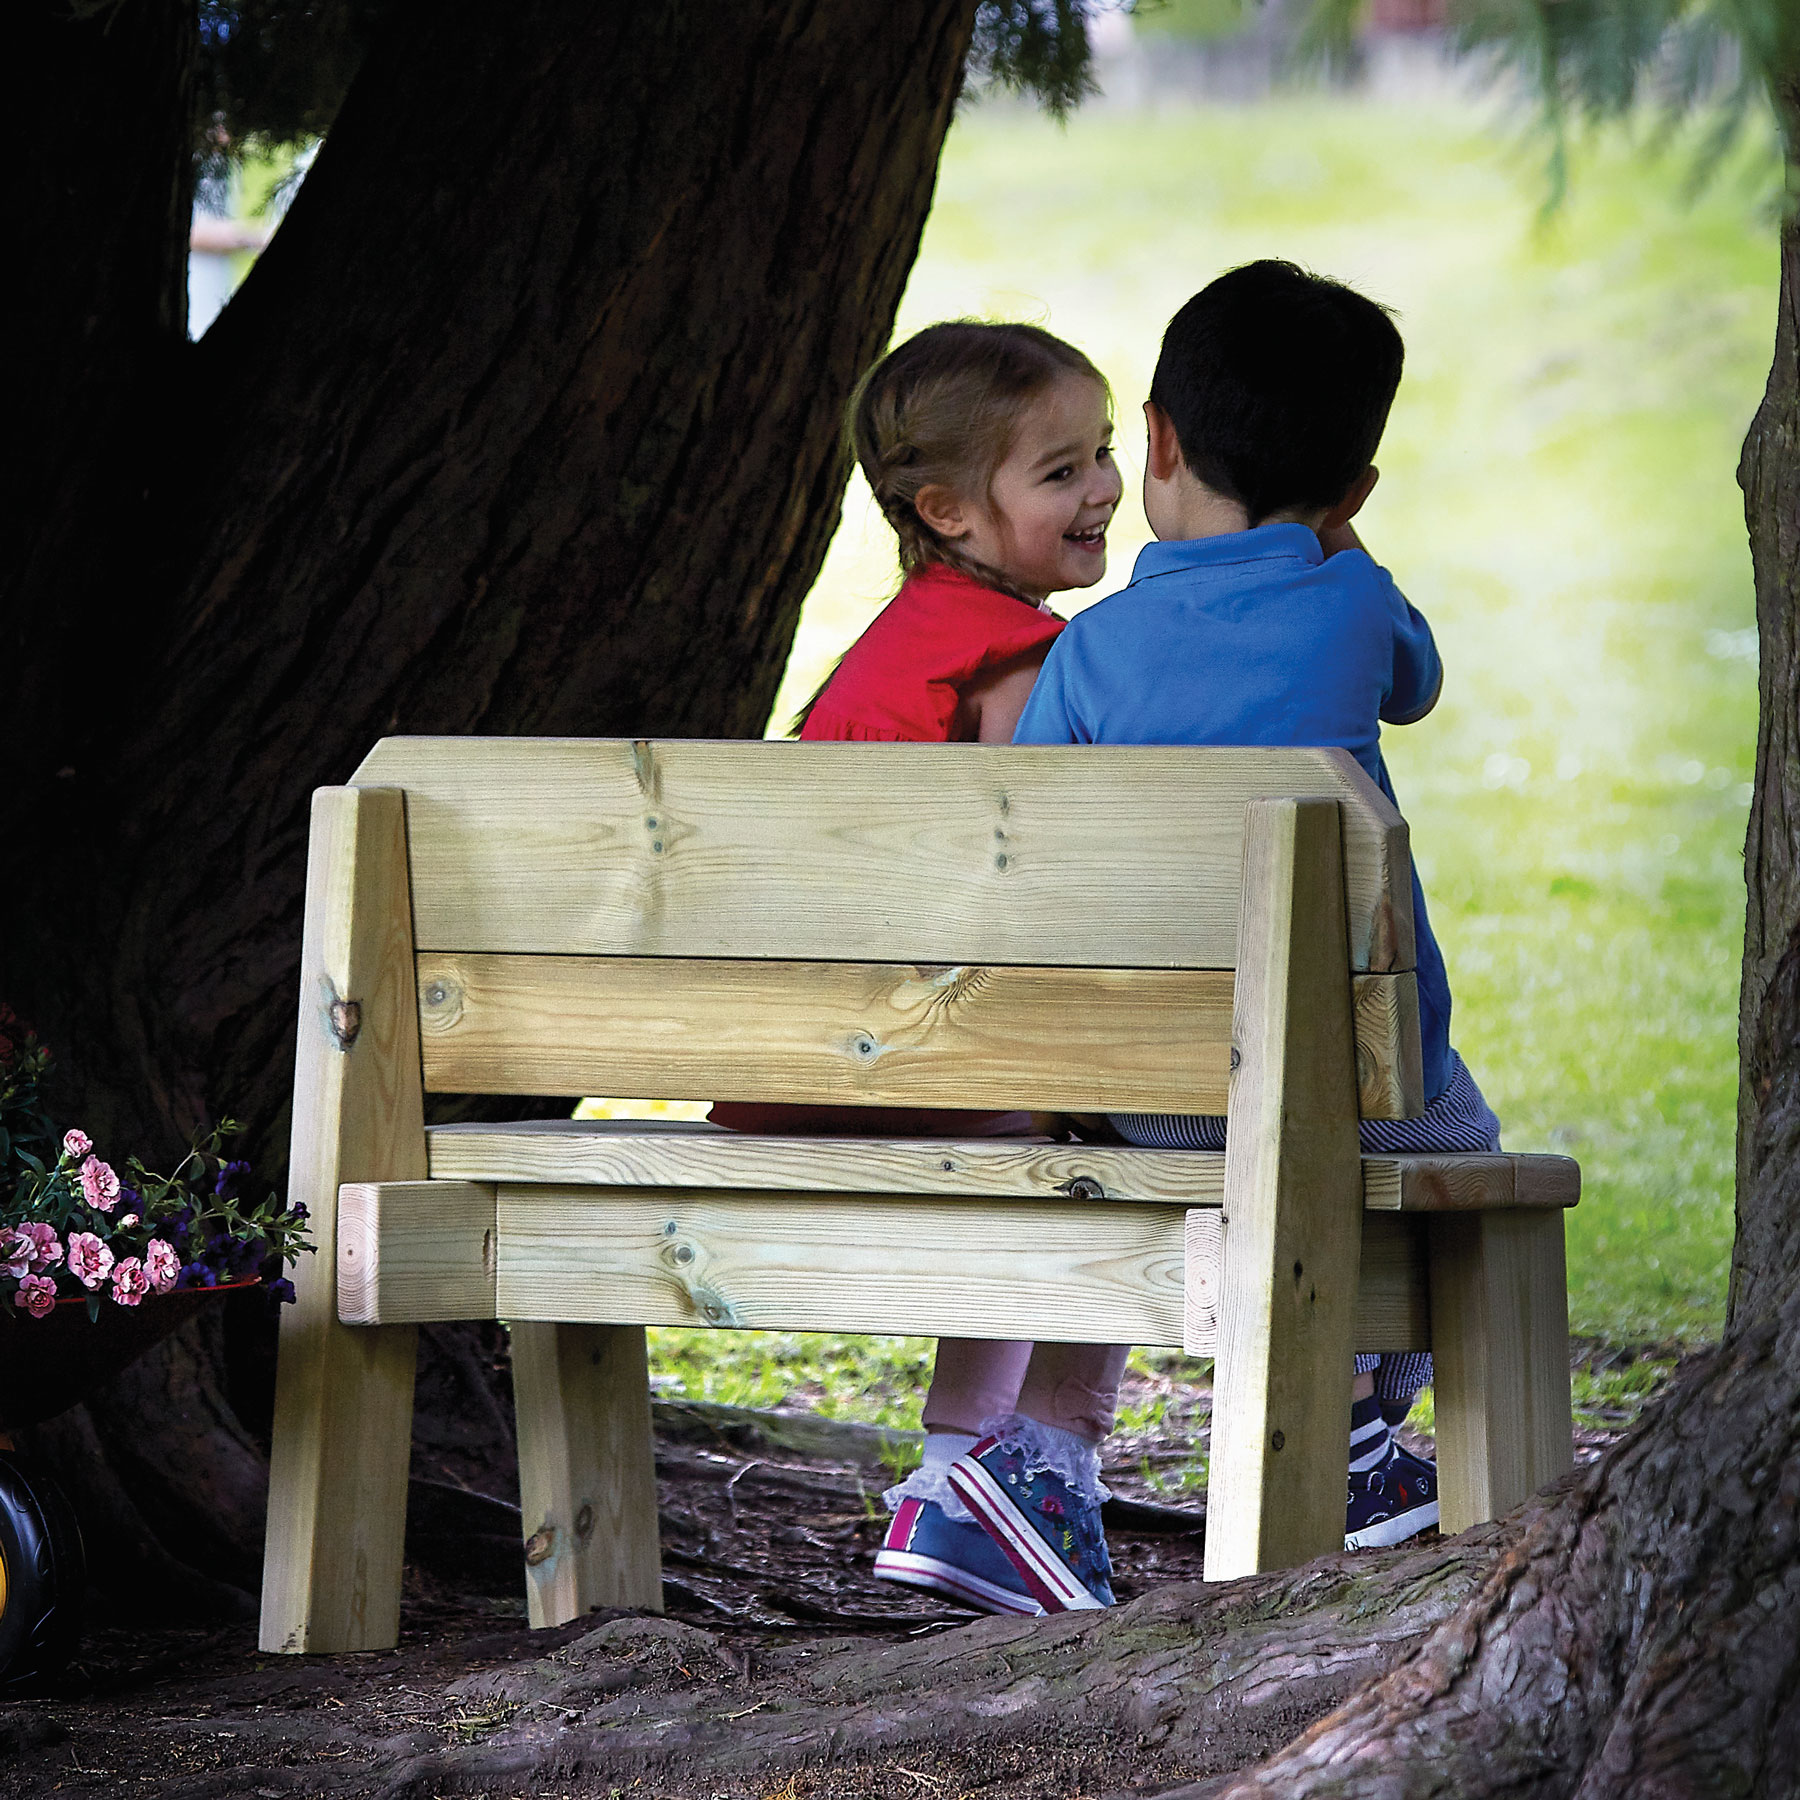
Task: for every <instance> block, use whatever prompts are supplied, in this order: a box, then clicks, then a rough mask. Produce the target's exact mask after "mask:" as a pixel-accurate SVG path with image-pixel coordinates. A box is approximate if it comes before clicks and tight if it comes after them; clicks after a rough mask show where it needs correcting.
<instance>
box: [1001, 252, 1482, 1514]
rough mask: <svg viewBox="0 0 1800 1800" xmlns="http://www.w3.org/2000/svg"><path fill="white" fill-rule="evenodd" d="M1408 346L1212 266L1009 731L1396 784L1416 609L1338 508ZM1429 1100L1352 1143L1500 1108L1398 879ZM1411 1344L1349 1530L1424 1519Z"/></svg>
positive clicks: (1426, 1496)
mask: <svg viewBox="0 0 1800 1800" xmlns="http://www.w3.org/2000/svg"><path fill="white" fill-rule="evenodd" d="M1402 356H1403V350H1402V346H1401V342H1400V334H1399V332H1398V331H1396V330H1395V328H1394V324H1393V321H1392V320H1391V319H1390V318H1389V317H1388V315H1387V313H1386V312H1385V311H1384V310H1383V309H1382V308H1381V307H1379V306H1377V305H1376V304H1375V303H1374V301H1372V300H1368V299H1365V298H1364V297H1363V296H1362V295H1360V294H1358V293H1355V292H1354V291H1352V290H1351V289H1350V288H1347V287H1344V286H1342V285H1340V284H1339V283H1337V282H1334V281H1327V280H1324V279H1323V278H1321V277H1319V276H1316V275H1309V274H1307V273H1306V272H1304V271H1303V270H1301V269H1298V268H1296V267H1294V265H1293V264H1291V263H1283V262H1258V263H1251V264H1249V265H1247V266H1246V267H1244V268H1241V269H1233V270H1232V271H1231V272H1230V273H1229V274H1226V275H1222V276H1220V278H1219V279H1218V280H1217V281H1215V282H1213V283H1212V285H1211V286H1210V287H1207V288H1205V289H1203V290H1202V291H1201V292H1200V293H1198V294H1196V295H1195V296H1194V298H1193V299H1192V300H1190V301H1189V302H1188V303H1187V305H1186V306H1184V307H1183V308H1182V309H1181V311H1180V312H1178V313H1177V314H1176V315H1175V317H1174V319H1173V320H1172V321H1171V322H1170V324H1169V329H1168V331H1167V333H1166V334H1165V335H1164V338H1163V344H1162V354H1161V355H1160V357H1159V358H1158V360H1157V365H1156V374H1155V376H1154V378H1153V379H1152V381H1151V384H1150V398H1149V400H1148V401H1146V402H1145V405H1144V416H1145V420H1146V422H1147V425H1148V429H1149V446H1148V453H1147V457H1146V464H1145V471H1144V511H1145V514H1146V515H1147V516H1148V518H1149V521H1150V527H1151V529H1152V530H1153V531H1154V532H1155V533H1156V536H1157V538H1158V540H1159V541H1158V542H1157V543H1155V544H1152V545H1150V546H1149V547H1147V548H1146V549H1145V550H1144V552H1143V553H1142V555H1140V556H1139V558H1138V561H1137V566H1136V568H1135V569H1134V570H1133V571H1132V580H1131V585H1130V586H1129V587H1127V588H1125V589H1124V590H1123V591H1122V592H1120V593H1117V594H1114V595H1112V596H1111V597H1110V598H1109V599H1106V600H1102V601H1101V602H1100V603H1099V604H1098V605H1096V606H1093V607H1090V608H1089V609H1088V610H1087V611H1086V612H1084V613H1080V614H1078V615H1077V616H1076V617H1075V618H1074V619H1073V620H1072V621H1071V622H1070V623H1069V625H1068V627H1067V628H1066V629H1065V630H1064V631H1063V633H1062V635H1061V636H1060V637H1059V638H1058V639H1057V641H1056V642H1055V643H1054V644H1053V645H1052V646H1051V649H1050V654H1049V656H1048V657H1047V658H1046V660H1045V662H1044V667H1043V672H1042V673H1041V674H1040V675H1039V677H1038V681H1037V686H1036V687H1035V688H1034V689H1033V691H1032V695H1031V698H1030V700H1029V701H1028V702H1027V703H1026V707H1025V711H1024V713H1023V715H1022V716H1021V718H1020V720H1019V724H1018V729H1017V730H1016V732H1015V733H1014V736H1013V741H1014V742H1015V743H1020V744H1064V743H1071V742H1072V743H1084V744H1097V743H1113V744H1337V745H1342V746H1343V747H1344V748H1345V749H1347V750H1349V751H1350V752H1351V753H1352V754H1353V755H1354V756H1355V757H1356V759H1357V761H1358V762H1359V763H1360V764H1361V765H1362V766H1363V768H1364V769H1365V770H1366V771H1367V773H1368V774H1369V776H1370V778H1371V779H1372V780H1373V781H1374V782H1375V783H1376V785H1377V786H1378V787H1379V788H1380V789H1381V791H1382V792H1383V793H1384V794H1386V795H1387V797H1388V798H1389V799H1390V800H1392V799H1393V798H1394V789H1393V784H1392V783H1391V782H1390V781H1389V779H1388V772H1387V766H1386V764H1385V763H1384V762H1383V761H1382V757H1381V722H1382V721H1383V720H1385V721H1386V722H1387V723H1389V724H1391V725H1407V724H1411V723H1412V722H1413V721H1414V720H1416V719H1421V718H1423V717H1424V716H1425V714H1426V713H1428V712H1430V710H1431V709H1432V707H1433V706H1435V705H1436V704H1437V697H1438V690H1439V688H1440V686H1441V685H1442V681H1443V665H1442V664H1441V663H1440V661H1439V659H1438V653H1437V646H1436V645H1435V644H1434V643H1433V642H1432V637H1431V628H1430V626H1428V625H1427V624H1426V623H1425V621H1424V619H1423V618H1421V617H1420V615H1419V614H1418V613H1417V612H1416V611H1415V610H1414V609H1413V608H1412V607H1411V606H1410V605H1409V604H1408V603H1407V601H1406V599H1405V597H1404V596H1403V595H1402V594H1401V593H1400V590H1399V589H1398V588H1397V587H1395V585H1394V582H1393V578H1392V577H1391V576H1390V575H1389V574H1388V573H1387V571H1386V570H1385V569H1383V568H1381V567H1380V566H1379V565H1378V564H1376V563H1375V562H1374V561H1373V559H1372V558H1370V556H1369V555H1368V553H1367V552H1366V551H1365V550H1364V549H1363V547H1362V543H1361V541H1360V540H1359V539H1358V537H1357V535H1356V533H1355V532H1354V531H1353V530H1352V529H1351V525H1350V521H1351V520H1352V519H1353V518H1354V517H1355V516H1356V514H1357V512H1358V511H1359V510H1360V508H1361V506H1362V504H1363V502H1364V501H1365V500H1366V499H1367V498H1368V497H1369V493H1370V490H1371V489H1372V488H1373V487H1374V486H1375V479H1376V470H1375V468H1374V464H1373V458H1374V455H1375V449H1376V446H1377V445H1378V444H1379V443H1380V441H1381V434H1382V430H1383V428H1384V427H1385V426H1386V424H1387V416H1388V409H1389V407H1390V406H1391V405H1392V404H1393V399H1394V393H1395V390H1396V389H1397V388H1398V386H1399V384H1400V367H1401V361H1402ZM1413 925H1414V930H1415V933H1416V934H1417V938H1418V980H1419V1022H1420V1026H1421V1030H1422V1035H1423V1040H1424V1064H1425V1095H1426V1101H1427V1105H1426V1110H1425V1113H1424V1115H1423V1116H1422V1117H1421V1118H1418V1119H1410V1120H1406V1121H1404V1122H1396V1123H1392V1124H1389V1123H1365V1124H1364V1125H1363V1126H1362V1128H1361V1129H1362V1141H1363V1148H1364V1150H1365V1151H1369V1152H1380V1151H1389V1152H1392V1151H1400V1150H1423V1149H1439V1150H1497V1149H1499V1147H1500V1139H1499V1124H1498V1121H1497V1120H1496V1119H1495V1118H1494V1115H1493V1114H1492V1112H1490V1111H1489V1110H1488V1107H1487V1103H1486V1102H1485V1101H1484V1100H1483V1099H1482V1097H1481V1093H1480V1090H1479V1089H1477V1087H1476V1086H1475V1083H1474V1081H1473V1080H1472V1079H1471V1077H1470V1075H1469V1072H1468V1070H1467V1069H1466V1068H1465V1067H1464V1066H1463V1062H1462V1059H1461V1058H1460V1057H1459V1056H1457V1054H1456V1053H1455V1051H1453V1050H1452V1049H1451V1048H1450V987H1449V982H1448V980H1447V979H1446V977H1445V973H1444V961H1443V957H1442V955H1441V954H1440V952H1439V950H1438V946H1437V941H1436V939H1435V938H1433V936H1432V934H1431V923H1430V920H1429V919H1428V918H1427V916H1426V912H1425V896H1424V894H1423V892H1422V891H1421V890H1420V887H1419V879H1418V875H1417V873H1416V872H1415V874H1414V876H1413ZM1113 1124H1114V1125H1115V1126H1116V1127H1117V1129H1118V1131H1119V1133H1120V1135H1121V1136H1123V1137H1124V1138H1125V1140H1126V1141H1127V1142H1128V1143H1135V1144H1152V1145H1159V1146H1165V1147H1168V1148H1187V1149H1206V1150H1223V1149H1224V1147H1225V1121H1224V1120H1223V1119H1221V1118H1181V1117H1156V1116H1149V1115H1142V1114H1129V1115H1120V1116H1116V1117H1115V1118H1114V1119H1113ZM1430 1378H1431V1359H1430V1358H1429V1357H1428V1356H1388V1357H1381V1358H1376V1357H1372V1356H1368V1357H1363V1356H1359V1357H1358V1358H1357V1362H1356V1383H1355V1386H1354V1387H1353V1389H1352V1406H1351V1415H1350V1417H1351V1433H1350V1487H1349V1506H1348V1513H1347V1517H1346V1520H1345V1543H1346V1545H1347V1546H1348V1547H1349V1548H1351V1549H1356V1548H1360V1547H1364V1546H1368V1545H1375V1544H1394V1543H1399V1542H1400V1541H1401V1540H1402V1539H1404V1538H1407V1537H1411V1536H1412V1535H1413V1534H1414V1533H1416V1532H1419V1531H1422V1530H1424V1529H1425V1528H1426V1527H1427V1526H1430V1525H1435V1524H1436V1523H1437V1517H1438V1507H1437V1472H1436V1470H1435V1468H1433V1466H1432V1465H1431V1464H1430V1463H1427V1462H1422V1461H1420V1460H1419V1459H1418V1458H1416V1457H1413V1456H1411V1455H1410V1454H1409V1453H1408V1452H1406V1451H1405V1450H1402V1449H1401V1448H1400V1446H1399V1445H1398V1444H1397V1443H1396V1442H1395V1441H1394V1437H1393V1427H1394V1426H1396V1425H1397V1424H1399V1422H1400V1421H1401V1420H1402V1419H1404V1418H1405V1416H1406V1414H1407V1411H1408V1410H1409V1409H1410V1407H1411V1405H1412V1400H1413V1396H1414V1395H1415V1394H1416V1393H1417V1392H1418V1390H1419V1389H1420V1388H1421V1387H1423V1386H1424V1385H1425V1383H1426V1382H1427V1381H1429V1380H1430Z"/></svg>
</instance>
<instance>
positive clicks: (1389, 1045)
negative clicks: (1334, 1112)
mask: <svg viewBox="0 0 1800 1800" xmlns="http://www.w3.org/2000/svg"><path fill="white" fill-rule="evenodd" d="M1351 1018H1352V1023H1353V1025H1354V1027H1355V1030H1356V1103H1357V1109H1358V1111H1359V1112H1360V1113H1361V1114H1362V1116H1363V1117H1364V1118H1365V1119H1416V1118H1417V1117H1418V1116H1419V1114H1420V1113H1422V1112H1423V1111H1424V1110H1425V1052H1424V1048H1423V1042H1422V1040H1421V1038H1420V1035H1419V978H1418V976H1417V975H1415V974H1413V973H1411V972H1410V971H1408V972H1406V973H1403V974H1395V975H1358V976H1357V977H1356V978H1355V981H1354V983H1353V984H1352V1014H1351Z"/></svg>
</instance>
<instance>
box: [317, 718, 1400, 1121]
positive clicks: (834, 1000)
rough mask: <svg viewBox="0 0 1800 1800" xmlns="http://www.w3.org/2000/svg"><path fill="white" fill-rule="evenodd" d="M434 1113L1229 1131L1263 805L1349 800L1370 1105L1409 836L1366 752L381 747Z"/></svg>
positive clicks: (1378, 1075) (1387, 1060)
mask: <svg viewBox="0 0 1800 1800" xmlns="http://www.w3.org/2000/svg"><path fill="white" fill-rule="evenodd" d="M353 781H354V785H357V786H363V787H395V788H400V789H403V790H404V792H405V795H406V819H407V838H408V861H409V869H410V876H411V902H412V918H413V935H414V951H415V955H416V958H417V970H418V977H419V996H420V1013H419V1017H420V1026H421V1039H422V1046H423V1056H424V1072H425V1086H426V1088H427V1089H428V1090H432V1091H438V1092H461V1093H490V1094H524V1093H552V1094H569V1095H580V1094H584V1093H607V1094H615V1095H641V1096H660V1097H666V1098H695V1099H704V1098H714V1099H736V1100H793V1101H804V1102H815V1103H817V1102H832V1103H847V1104H871V1105H908V1106H910V1105H919V1106H964V1107H991V1106H992V1107H999V1106H1005V1107H1031V1108H1043V1109H1057V1108H1070V1109H1083V1110H1085V1109H1106V1108H1110V1109H1113V1110H1142V1111H1168V1112H1223V1111H1224V1110H1225V1093H1226V1084H1227V1080H1228V1077H1229V1071H1230V1057H1231V1023H1232V997H1233V974H1232V972H1233V969H1234V965H1235V963H1236V951H1237V941H1238V923H1239V917H1240V906H1241V901H1242V893H1241V889H1242V871H1243V838H1244V820H1245V809H1246V806H1247V805H1248V804H1249V803H1250V802H1251V801H1252V800H1256V799H1260V798H1274V797H1299V798H1312V797H1318V798H1327V799H1332V800H1335V801H1337V802H1338V804H1339V808H1340V819H1341V829H1342V837H1343V863H1344V890H1345V923H1346V928H1347V939H1348V962H1349V973H1351V974H1354V975H1355V976H1356V977H1357V978H1358V986H1357V997H1356V998H1357V1036H1358V1063H1359V1087H1360V1092H1361V1097H1362V1110H1363V1113H1364V1115H1365V1116H1368V1117H1405V1116H1408V1115H1409V1114H1411V1113H1413V1112H1416V1111H1417V1110H1418V1104H1419V1097H1418V1094H1417V1091H1416V1089H1417V1077H1416V1072H1415V1071H1416V1064H1417V1037H1418V1021H1417V999H1416V989H1415V988H1414V987H1413V985H1412V975H1411V970H1412V967H1413V934H1412V904H1411V885H1410V882H1411V875H1410V864H1409V861H1408V855H1407V846H1406V827H1405V825H1404V823H1403V822H1402V821H1401V820H1400V818H1399V815H1398V814H1397V813H1396V812H1395V811H1394V809H1393V807H1392V806H1391V805H1390V804H1389V803H1388V802H1387V801H1386V799H1385V798H1384V797H1383V796H1382V795H1381V793H1380V792H1379V790H1378V789H1377V788H1376V787H1375V786H1374V784H1373V783H1372V782H1370V781H1369V780H1368V778H1367V777H1366V776H1365V775H1364V774H1363V772H1362V771H1361V769H1360V768H1358V767H1357V765H1356V763H1355V761H1354V759H1353V758H1352V757H1350V756H1349V754H1348V753H1347V752H1344V751H1341V750H1306V749H1274V750H1271V749H1244V750H1239V749H1163V748H1157V749H1138V748H1121V747H1110V746H1109V747H1080V748H1076V747H1069V748H1056V749H1050V748H1036V747H1011V748H977V747H973V746H964V745H954V746H952V745H923V744H872V745H843V744H828V745H827V744H793V743H752V742H680V741H672V742H654V743H647V742H642V741H632V740H622V739H621V740H608V739H570V740H559V739H526V738H389V739H385V740H383V741H382V742H381V743H379V744H378V745H377V746H376V747H375V749H374V750H373V751H372V752H371V753H370V755H369V757H368V758H367V760H366V761H365V762H364V763H363V765H362V767H361V768H360V769H359V770H358V771H357V773H356V775H355V777H354V778H353Z"/></svg>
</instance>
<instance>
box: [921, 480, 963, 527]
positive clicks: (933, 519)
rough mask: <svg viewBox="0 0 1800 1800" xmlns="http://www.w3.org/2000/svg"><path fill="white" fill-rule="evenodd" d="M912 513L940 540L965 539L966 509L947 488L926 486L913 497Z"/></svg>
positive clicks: (933, 485)
mask: <svg viewBox="0 0 1800 1800" xmlns="http://www.w3.org/2000/svg"><path fill="white" fill-rule="evenodd" d="M913 511H914V512H916V513H917V514H918V515H919V517H920V518H921V519H922V520H923V521H924V522H925V524H926V526H927V527H928V528H929V529H930V530H932V531H935V532H936V533H937V534H938V536H939V537H941V538H961V537H967V536H968V535H969V531H970V529H971V526H970V522H969V516H968V509H967V508H966V507H965V506H964V505H963V503H962V501H961V500H959V499H958V498H957V496H956V495H955V494H954V493H953V492H952V491H951V490H950V489H949V488H947V487H941V486H938V485H935V484H927V485H926V486H925V487H922V488H920V489H919V491H918V493H916V494H915V495H914V496H913Z"/></svg>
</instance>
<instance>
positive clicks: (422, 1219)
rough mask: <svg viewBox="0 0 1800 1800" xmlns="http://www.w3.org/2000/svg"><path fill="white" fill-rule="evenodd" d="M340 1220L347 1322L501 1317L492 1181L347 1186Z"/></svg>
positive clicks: (342, 1309) (342, 1311)
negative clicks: (497, 1310)
mask: <svg viewBox="0 0 1800 1800" xmlns="http://www.w3.org/2000/svg"><path fill="white" fill-rule="evenodd" d="M337 1216H338V1230H337V1297H338V1318H339V1319H340V1320H341V1321H342V1322H343V1323H344V1324H346V1325H375V1324H389V1325H393V1324H402V1323H405V1324H428V1323H438V1322H441V1321H443V1320H446V1319H491V1318H493V1317H494V1316H495V1314H494V1189H493V1185H492V1183H488V1182H472V1181H390V1182H385V1183H381V1184H376V1183H373V1182H361V1181H351V1182H346V1183H345V1184H344V1185H343V1186H342V1187H341V1188H339V1189H338V1215H337ZM384 1228H385V1231H386V1234H387V1235H386V1238H385V1240H384V1238H383V1231H384Z"/></svg>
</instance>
